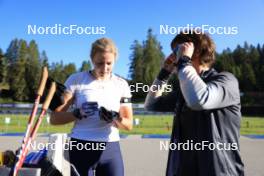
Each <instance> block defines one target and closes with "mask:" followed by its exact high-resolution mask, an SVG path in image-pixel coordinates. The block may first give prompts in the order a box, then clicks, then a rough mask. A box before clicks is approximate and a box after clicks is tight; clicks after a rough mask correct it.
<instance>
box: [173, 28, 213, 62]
mask: <svg viewBox="0 0 264 176" xmlns="http://www.w3.org/2000/svg"><path fill="white" fill-rule="evenodd" d="M184 42H193V44H194V53H193V56H194V57H198V58H199V59H200V63H201V64H206V65H209V66H211V65H212V64H213V63H214V62H215V44H214V41H213V40H212V39H211V38H210V36H209V35H208V34H205V33H202V32H201V31H198V30H188V31H182V32H180V34H178V35H177V36H176V37H175V38H174V39H173V40H172V41H171V49H173V48H175V47H176V45H178V44H182V43H184Z"/></svg>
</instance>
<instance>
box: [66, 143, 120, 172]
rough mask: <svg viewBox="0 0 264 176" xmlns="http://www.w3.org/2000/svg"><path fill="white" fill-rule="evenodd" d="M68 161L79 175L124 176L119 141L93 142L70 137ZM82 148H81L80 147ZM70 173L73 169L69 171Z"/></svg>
mask: <svg viewBox="0 0 264 176" xmlns="http://www.w3.org/2000/svg"><path fill="white" fill-rule="evenodd" d="M71 143H72V145H71V147H72V148H71V150H70V151H69V155H70V162H71V164H73V165H74V166H75V168H76V169H77V171H78V173H79V174H80V176H87V175H88V176H93V175H94V171H95V175H96V176H124V165H123V159H122V155H121V151H120V145H119V142H94V141H84V140H79V139H75V138H71ZM82 148H83V149H82ZM71 173H72V175H74V174H73V171H71Z"/></svg>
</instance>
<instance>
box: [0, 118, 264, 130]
mask: <svg viewBox="0 0 264 176" xmlns="http://www.w3.org/2000/svg"><path fill="white" fill-rule="evenodd" d="M6 117H9V118H10V119H11V121H10V124H9V125H5V118H6ZM27 118H28V116H25V115H0V133H1V132H2V133H4V132H8V133H11V132H24V131H25V129H26V124H27ZM134 118H138V119H139V121H140V125H138V126H134V128H133V130H132V131H129V132H127V131H123V130H122V131H121V133H123V134H170V132H171V125H172V116H171V115H159V116H151V115H135V116H134ZM72 125H73V124H72V123H71V124H67V125H61V126H52V125H49V124H48V123H47V120H46V118H45V119H43V122H42V124H41V127H40V129H39V131H38V132H39V133H46V132H48V133H55V132H63V133H69V132H70V130H71V128H72ZM241 134H242V135H246V134H262V135H264V118H261V117H243V119H242V124H241Z"/></svg>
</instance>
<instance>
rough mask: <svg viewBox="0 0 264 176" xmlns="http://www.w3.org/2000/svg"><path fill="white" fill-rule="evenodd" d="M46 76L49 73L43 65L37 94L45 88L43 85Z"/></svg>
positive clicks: (41, 92)
mask: <svg viewBox="0 0 264 176" xmlns="http://www.w3.org/2000/svg"><path fill="white" fill-rule="evenodd" d="M48 76H49V73H48V69H47V67H43V68H42V74H41V78H40V82H39V87H38V91H37V95H39V96H42V94H43V92H44V89H45V85H46V82H47V79H48Z"/></svg>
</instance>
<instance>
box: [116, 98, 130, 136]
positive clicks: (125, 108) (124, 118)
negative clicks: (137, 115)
mask: <svg viewBox="0 0 264 176" xmlns="http://www.w3.org/2000/svg"><path fill="white" fill-rule="evenodd" d="M114 123H115V125H116V126H117V127H118V128H120V129H124V130H127V131H130V130H132V128H133V110H132V104H131V103H128V104H126V105H122V104H121V106H120V110H119V119H118V120H114Z"/></svg>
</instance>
